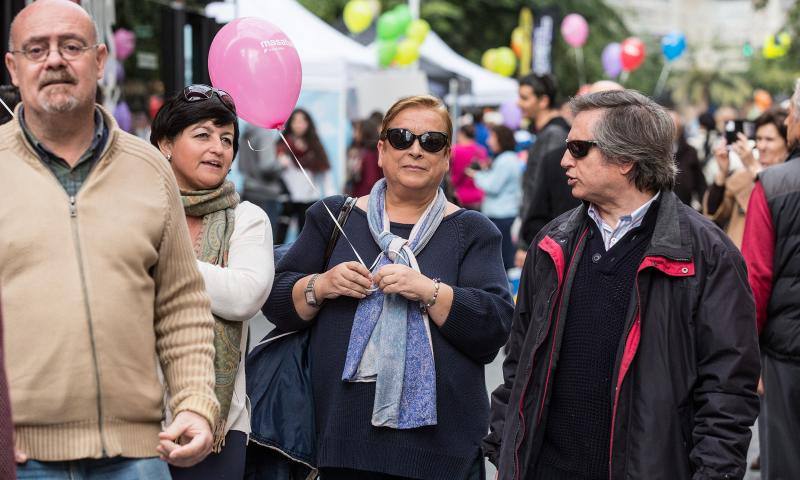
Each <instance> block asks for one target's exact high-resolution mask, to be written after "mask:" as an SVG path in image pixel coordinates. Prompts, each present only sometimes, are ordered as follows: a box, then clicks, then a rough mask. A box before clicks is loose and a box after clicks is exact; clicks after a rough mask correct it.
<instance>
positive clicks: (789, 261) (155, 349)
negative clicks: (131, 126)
mask: <svg viewBox="0 0 800 480" xmlns="http://www.w3.org/2000/svg"><path fill="white" fill-rule="evenodd" d="M53 18H59V19H62V20H63V21H60V22H59V21H52V19H53ZM96 35H97V30H96V27H95V25H94V23H93V21H92V19H91V17H90V16H89V15H88V14H87V13H86V11H84V10H83V9H81V8H80V7H79V6H78V5H76V4H74V3H72V2H69V1H66V0H42V1H39V2H36V3H33V4H31V5H29V6H27V7H26V8H25V9H23V10H22V12H21V13H20V14H19V15H18V16H17V18H15V20H14V23H13V24H12V27H11V32H10V37H11V47H12V48H11V49H10V50H11V51H10V52H8V53H7V55H6V65H7V67H8V69H9V72H10V74H11V77H12V80H13V82H14V84H15V85H16V86H17V87H10V86H9V87H6V86H3V87H2V88H0V98H2V100H3V103H4V104H5V105H6V107H8V108H9V109H13V111H14V114H11V113H10V112H8V111H5V108H3V111H0V114H2V115H3V117H2V118H1V119H0V121H2V123H3V126H2V127H0V144H1V145H2V148H0V186H2V188H3V190H4V192H6V194H7V195H6V198H5V200H4V202H2V203H0V230H1V231H2V232H3V235H0V247H1V248H0V281H1V283H0V286H1V287H2V292H0V293H2V315H0V318H1V319H2V322H3V324H4V325H3V326H4V331H0V339H2V335H3V334H4V335H5V342H2V341H0V345H1V346H3V350H0V406H2V407H3V408H0V413H4V414H7V412H8V408H6V407H5V405H6V404H7V403H9V402H8V401H7V399H6V397H5V393H6V389H5V383H6V378H5V376H4V375H3V372H4V370H3V360H4V361H5V369H7V371H8V382H7V383H8V391H9V392H10V404H11V409H12V413H13V424H12V425H9V424H8V423H9V419H8V417H7V416H6V417H0V430H2V431H1V432H0V446H4V447H7V448H6V449H5V450H4V451H3V452H2V453H3V454H7V455H6V456H5V457H3V458H1V459H0V476H2V475H8V476H10V475H14V473H13V472H12V471H13V470H14V469H15V468H16V474H17V475H18V476H19V478H23V479H24V478H53V477H58V476H59V475H61V476H66V475H70V478H72V477H71V475H73V474H74V472H80V476H79V478H95V477H94V476H95V475H99V474H100V473H102V474H103V475H105V476H106V477H104V478H135V479H138V478H142V479H144V478H146V479H156V480H157V479H162V478H163V479H168V478H187V479H188V478H244V477H245V476H247V477H248V478H258V479H271V478H276V477H275V476H274V475H275V474H276V472H283V470H281V469H280V468H279V467H277V466H276V465H278V464H282V465H285V464H287V463H288V464H293V465H294V466H295V467H296V466H298V465H302V467H303V468H306V467H307V468H308V469H309V470H317V469H318V473H319V474H320V478H322V480H336V479H343V480H344V479H352V478H359V479H372V480H389V479H406V478H408V479H410V478H423V479H434V478H453V479H467V480H479V479H481V478H484V476H485V471H484V457H488V459H489V461H491V462H492V463H494V464H495V465H496V466H497V467H498V478H499V479H503V480H506V479H509V480H510V479H512V478H537V479H543V480H550V479H559V480H560V479H567V478H587V479H588V478H591V479H598V478H608V477H610V476H613V477H615V478H616V477H623V476H626V475H628V476H633V477H635V478H662V477H663V478H667V477H668V478H690V477H692V476H694V477H695V478H701V477H702V478H742V477H743V476H744V472H745V470H746V464H745V462H746V455H747V449H748V445H749V442H750V427H751V426H752V425H753V423H754V421H755V419H756V417H757V416H758V418H760V422H759V435H760V437H761V441H760V448H761V459H760V465H758V466H757V467H759V468H761V470H762V472H763V478H765V479H773V478H774V479H782V478H800V457H798V456H797V455H796V451H797V449H798V446H799V445H800V444H798V438H797V432H798V431H800V414H799V413H798V409H797V408H796V407H797V405H798V404H800V367H798V361H800V334H798V332H799V331H800V330H799V329H798V322H800V301H798V299H800V281H798V279H800V253H798V252H800V160H798V159H797V158H798V157H800V80H798V83H797V85H795V89H794V92H793V95H792V97H791V98H790V99H787V100H786V102H784V103H782V104H781V105H780V106H773V107H771V108H768V109H766V110H763V111H759V110H753V109H747V110H746V111H741V112H740V111H736V110H734V109H732V108H730V107H720V108H717V109H716V111H715V112H713V113H712V112H711V111H708V112H705V113H703V114H701V115H699V116H698V118H689V117H684V116H683V115H682V114H681V112H679V111H678V110H676V109H675V108H673V107H674V106H672V105H666V106H662V105H658V104H657V103H656V102H655V101H654V100H652V99H650V98H648V97H646V96H644V95H642V94H640V93H638V92H635V91H632V90H625V89H624V88H623V87H622V86H620V85H619V84H616V83H614V82H610V81H601V82H597V83H596V84H594V85H592V86H590V87H589V88H587V89H586V91H585V92H584V93H582V94H581V95H575V96H573V97H572V98H571V99H569V100H568V101H567V102H563V100H565V97H566V95H564V93H565V92H560V91H559V88H558V87H559V86H558V83H557V81H556V79H555V78H554V77H552V76H550V75H535V74H530V75H527V76H525V77H523V78H521V79H520V81H519V100H518V105H519V108H520V110H521V112H522V114H523V117H524V121H523V123H522V124H521V125H511V126H509V125H506V124H504V119H503V118H499V117H498V116H497V114H496V112H492V111H491V110H481V111H476V112H470V113H469V114H467V115H465V116H463V117H461V118H458V119H455V120H456V124H455V125H454V124H453V120H454V119H452V118H451V116H450V114H449V112H448V110H447V107H446V106H445V104H444V103H443V102H442V101H441V100H440V99H438V98H436V97H433V96H429V95H419V96H412V97H407V98H403V99H400V100H398V101H396V102H394V103H393V104H392V105H391V107H390V108H389V109H388V110H387V112H386V113H385V114H382V113H380V112H375V113H374V114H372V115H370V116H369V118H366V119H363V120H360V121H357V122H355V123H354V124H353V129H352V142H351V144H350V146H349V148H348V150H347V158H346V164H345V165H344V171H345V175H346V178H345V179H344V182H343V185H344V191H342V192H340V191H338V189H337V188H336V187H335V186H334V183H333V182H334V179H333V175H332V172H331V169H332V167H333V165H332V162H331V160H330V159H329V156H328V152H326V149H325V146H324V145H323V142H322V141H321V139H320V136H319V134H318V132H317V129H316V127H315V119H314V113H313V112H309V111H307V110H304V109H302V108H298V109H296V110H294V112H292V114H291V116H290V117H289V118H288V119H287V121H286V123H285V129H284V130H283V131H282V132H268V131H265V130H263V129H258V128H253V127H251V126H249V125H248V126H245V128H244V129H243V130H242V131H240V121H239V117H238V116H237V111H236V104H235V101H234V99H233V98H232V97H231V96H230V95H229V94H228V93H226V92H224V91H222V90H219V89H217V88H213V87H211V86H207V85H200V84H194V85H188V86H186V87H185V88H183V89H182V90H181V91H180V92H178V93H176V94H174V95H173V96H172V97H170V98H167V99H166V101H165V102H164V104H163V105H162V106H161V107H160V109H159V110H158V111H157V113H156V114H155V115H154V118H153V122H152V125H151V127H150V128H148V129H147V131H148V132H149V138H148V140H149V144H148V143H147V142H145V141H144V140H143V139H141V138H137V137H136V136H134V135H132V134H129V133H127V132H124V131H123V130H122V129H120V128H119V126H118V124H117V122H116V121H115V119H114V117H113V115H111V114H110V113H109V112H108V111H106V109H104V108H103V107H102V106H100V105H98V104H97V103H96V96H97V93H96V90H97V79H98V78H99V76H100V75H101V74H102V71H103V69H104V65H105V61H106V58H107V56H108V50H107V48H106V46H105V45H103V44H102V43H98V39H97V38H96ZM15 48H18V50H16V49H15ZM51 49H52V51H51ZM631 125H634V126H635V127H631ZM512 127H513V128H512ZM521 132H522V133H523V134H522V135H521V134H520V133H521ZM525 134H529V135H530V136H531V137H532V139H533V140H532V142H530V144H529V145H527V144H523V142H522V141H521V139H522V138H524V137H525ZM237 154H238V156H237ZM232 168H238V169H239V171H240V172H241V173H242V174H243V177H244V180H243V183H242V186H241V188H240V189H239V191H238V192H237V188H236V186H235V185H234V183H233V182H232V181H231V180H230V178H229V173H230V171H231V169H232ZM342 193H343V194H342ZM337 213H338V217H337V216H336V214H337ZM334 218H336V223H337V224H336V225H335V224H334ZM31 219H36V221H35V222H33V221H31ZM273 232H274V235H273ZM275 245H280V247H278V248H274V246H275ZM32 246H33V247H32ZM279 256H280V258H278V257H279ZM515 269H521V271H519V270H517V273H518V277H519V278H521V281H520V285H519V291H518V292H512V291H511V290H510V289H509V278H510V277H511V276H513V272H514V271H515ZM43 292H45V293H46V301H44V300H43ZM260 314H263V315H264V316H266V318H267V319H268V320H269V321H270V322H272V323H273V324H274V325H275V327H276V329H275V331H274V332H273V333H272V334H271V335H270V337H268V338H267V339H265V340H264V341H263V342H261V344H260V345H261V346H262V347H265V346H269V345H284V347H285V346H286V345H297V346H299V347H301V348H303V350H302V352H301V353H300V354H298V356H297V357H293V358H294V359H295V360H297V361H295V362H294V365H293V366H282V367H281V368H285V369H287V370H286V372H288V371H291V372H295V370H291V369H292V368H295V369H297V372H298V376H297V377H293V378H292V381H289V382H284V383H280V382H277V383H276V385H272V384H269V385H266V383H265V384H262V385H260V386H259V388H258V389H254V388H252V385H251V382H259V381H262V380H263V378H261V377H257V378H253V377H251V373H250V372H251V369H250V368H245V367H246V365H247V366H248V367H249V366H251V365H249V364H248V362H250V361H258V360H257V359H249V358H248V357H247V356H246V352H247V350H248V345H249V344H252V343H253V342H255V341H258V340H259V339H249V340H248V332H249V322H250V321H251V320H252V319H253V318H254V317H255V316H256V315H260ZM42 332H47V334H46V335H43V334H42ZM759 336H760V337H759ZM287 339H289V340H287ZM297 339H299V340H298V341H296V343H294V344H292V343H284V342H292V341H295V340H297ZM759 342H760V344H759ZM504 345H505V347H506V348H505V355H506V357H505V361H504V365H503V377H504V378H503V383H502V384H501V385H500V386H498V387H497V389H496V390H495V391H494V392H493V394H492V396H491V401H490V400H489V399H488V398H487V392H486V387H485V370H484V367H485V365H486V364H488V363H491V362H492V361H493V359H494V358H495V357H496V356H497V355H498V353H499V352H500V350H501V348H502V347H503V346H504ZM32 352H34V353H32ZM284 353H285V350H284ZM298 359H299V360H298ZM288 363H292V362H288ZM252 371H257V370H252ZM286 372H284V373H286ZM304 375H306V376H304ZM268 386H269V387H270V388H277V389H279V392H278V393H280V394H282V395H285V396H283V397H276V396H275V395H274V394H275V392H271V394H270V396H269V401H267V400H264V399H263V398H260V397H259V399H258V401H257V402H255V403H253V404H252V405H251V403H250V400H254V399H253V398H251V399H248V395H251V396H252V395H255V393H256V390H257V391H258V392H259V394H264V390H265V389H266V388H267V387H268ZM303 389H305V390H303ZM309 392H311V394H310V395H309ZM304 395H305V396H304ZM262 400H264V401H262ZM269 402H272V403H269ZM277 403H282V405H277ZM759 404H760V405H759ZM301 406H302V408H301ZM278 407H281V408H283V409H284V411H285V409H287V408H288V409H289V410H292V409H294V408H296V409H297V413H298V415H299V414H300V413H299V412H300V411H303V412H305V413H307V414H308V416H309V419H307V420H308V422H307V423H306V424H305V425H304V429H301V428H298V429H296V430H294V431H292V432H291V433H290V434H289V435H290V436H292V437H293V438H292V439H291V441H294V442H300V443H302V444H303V445H302V446H303V448H304V449H306V448H307V449H309V450H312V451H314V458H313V465H311V464H310V463H309V462H308V461H304V460H303V459H298V458H296V457H297V450H296V449H292V448H289V447H287V446H286V444H285V443H284V441H286V440H287V439H286V438H281V439H277V440H275V439H269V440H264V439H263V437H260V436H259V435H262V434H263V431H262V429H263V428H264V425H262V424H258V425H255V424H254V423H253V418H254V417H256V416H258V418H259V419H261V418H263V416H262V414H263V413H264V411H265V410H266V411H267V413H268V414H269V413H271V412H272V410H270V409H271V408H278ZM759 412H760V413H759ZM759 415H760V416H759ZM267 417H269V418H270V422H267V423H269V425H267V427H268V428H271V427H275V426H276V425H275V424H276V423H281V422H287V421H288V420H287V419H286V418H278V416H276V417H275V418H274V419H273V418H272V417H270V415H267ZM272 420H275V421H272ZM292 426H294V424H292ZM256 428H258V431H255V430H256ZM11 430H13V432H14V438H13V440H12V436H11ZM487 432H489V433H488V435H487ZM258 440H260V441H261V442H266V443H267V444H268V446H269V448H268V449H267V450H266V451H259V455H260V456H256V455H253V451H252V450H251V449H257V448H258V446H259V445H262V443H259V441H258ZM11 442H13V447H12V445H11ZM248 445H249V446H248ZM12 454H13V460H14V461H13V462H11V455H12ZM256 457H258V462H266V465H269V467H267V468H266V470H263V469H262V470H259V466H258V465H256V460H254V459H255V458H256ZM14 465H16V467H15V466H14ZM262 467H263V465H262ZM291 468H294V467H291ZM256 471H258V472H260V473H254V472H256ZM9 472H12V473H9ZM265 472H266V473H265ZM307 474H308V471H305V473H304V474H303V476H305V475H307ZM271 475H272V476H271ZM286 475H288V476H289V477H288V478H294V477H293V476H294V475H297V473H291V474H289V473H287V474H286ZM3 478H6V477H3ZM58 478H61V477H58Z"/></svg>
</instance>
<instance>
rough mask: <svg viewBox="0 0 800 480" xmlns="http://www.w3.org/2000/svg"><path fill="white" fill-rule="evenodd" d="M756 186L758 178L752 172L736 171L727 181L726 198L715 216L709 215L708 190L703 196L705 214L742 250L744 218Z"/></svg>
mask: <svg viewBox="0 0 800 480" xmlns="http://www.w3.org/2000/svg"><path fill="white" fill-rule="evenodd" d="M755 184H756V177H755V175H753V173H752V172H750V170H748V169H746V168H745V169H742V170H737V171H735V172H734V173H733V174H732V175H731V176H730V177H728V179H727V180H725V196H724V197H723V199H722V203H721V204H720V206H719V208H717V211H716V212H714V213H713V214H711V213H708V190H706V194H705V195H704V196H703V214H704V215H706V216H707V217H708V218H710V219H711V220H712V221H713V222H714V223H716V224H717V225H718V226H719V227H720V228H722V229H724V230H725V233H727V234H728V237H730V239H731V241H732V242H733V243H734V245H736V247H738V248H739V249H740V250H741V248H742V238H743V237H744V216H745V213H747V203H748V202H749V201H750V194H751V193H753V188H754V187H755Z"/></svg>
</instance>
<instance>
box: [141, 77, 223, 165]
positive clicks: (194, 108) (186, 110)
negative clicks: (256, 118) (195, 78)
mask: <svg viewBox="0 0 800 480" xmlns="http://www.w3.org/2000/svg"><path fill="white" fill-rule="evenodd" d="M206 120H211V121H213V122H214V125H216V126H218V127H221V126H223V125H230V124H233V156H234V157H236V153H237V152H238V151H239V122H238V121H237V117H236V114H235V113H233V112H232V111H231V110H230V109H229V108H228V107H226V106H225V104H224V103H222V100H220V98H219V96H218V95H217V93H216V92H214V94H213V95H211V98H208V99H206V100H199V101H194V102H189V101H187V100H186V97H184V95H183V90H181V91H180V92H178V93H177V94H175V95H173V96H172V97H170V98H169V99H168V100H167V101H166V102H164V105H162V106H161V108H160V109H159V110H158V113H156V118H154V119H153V125H152V126H151V127H150V143H152V144H153V145H155V147H156V148H158V142H160V141H162V140H169V141H172V140H174V139H175V137H177V136H178V135H180V133H181V132H183V131H184V130H186V129H187V128H188V127H190V126H192V125H194V124H196V123H199V122H203V121H206Z"/></svg>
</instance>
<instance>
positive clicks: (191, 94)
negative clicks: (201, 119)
mask: <svg viewBox="0 0 800 480" xmlns="http://www.w3.org/2000/svg"><path fill="white" fill-rule="evenodd" d="M215 93H216V94H217V96H218V97H219V99H220V101H221V102H222V104H223V105H225V106H226V107H227V108H228V110H230V111H231V112H233V113H234V115H235V114H236V104H235V103H233V97H231V94H230V93H228V92H226V91H225V90H220V89H219V88H214V87H209V86H208V85H202V84H199V83H198V84H195V85H189V86H188V87H186V88H184V89H183V98H185V99H186V101H187V102H199V101H201V100H208V99H209V98H211V97H212V96H213V95H214V94H215Z"/></svg>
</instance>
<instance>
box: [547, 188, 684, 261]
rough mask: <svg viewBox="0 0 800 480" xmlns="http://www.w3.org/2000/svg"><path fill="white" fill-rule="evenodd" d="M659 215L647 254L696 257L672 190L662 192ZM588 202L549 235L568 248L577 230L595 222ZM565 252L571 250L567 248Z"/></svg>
mask: <svg viewBox="0 0 800 480" xmlns="http://www.w3.org/2000/svg"><path fill="white" fill-rule="evenodd" d="M657 205H658V217H657V219H656V225H655V228H654V230H653V236H652V238H651V239H650V246H649V247H648V249H647V251H646V253H645V255H646V256H662V257H667V258H670V259H673V260H689V259H691V258H693V251H692V242H691V239H690V236H689V231H688V226H687V225H686V222H685V221H683V222H682V221H681V217H682V216H684V215H685V214H684V213H682V212H681V211H680V210H681V208H683V204H682V203H681V201H680V200H679V199H678V197H677V196H676V195H675V193H673V192H672V191H662V192H661V195H660V197H659V202H658V203H657ZM588 209H589V204H588V203H587V202H583V203H582V204H581V205H580V206H579V207H577V208H575V209H573V210H572V212H571V213H570V214H569V216H568V217H567V218H566V219H565V220H563V221H562V222H560V223H558V224H556V225H553V227H551V228H550V231H549V232H548V233H547V234H548V236H550V237H551V238H553V240H555V241H557V242H558V243H559V245H561V247H562V248H564V249H566V248H568V243H571V242H570V240H572V239H575V238H577V233H576V232H577V231H578V230H579V229H581V228H582V227H585V226H586V225H587V222H589V221H592V220H591V219H590V218H589V215H588V213H587V212H588ZM564 253H565V254H568V252H567V251H566V250H565V252H564Z"/></svg>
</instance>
